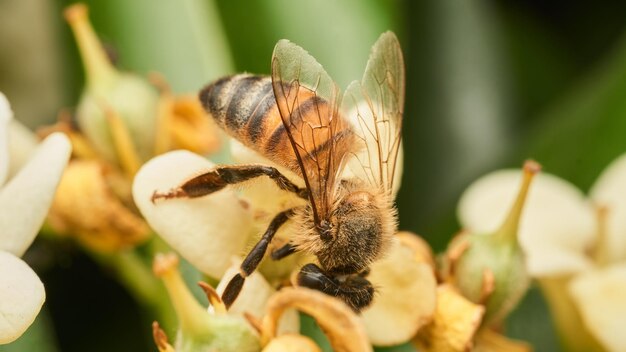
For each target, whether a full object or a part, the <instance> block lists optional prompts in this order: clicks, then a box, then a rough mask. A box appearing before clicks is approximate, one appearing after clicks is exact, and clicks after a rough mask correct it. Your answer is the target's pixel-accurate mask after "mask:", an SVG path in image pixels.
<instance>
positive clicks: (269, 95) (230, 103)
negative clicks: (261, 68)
mask: <svg viewBox="0 0 626 352" xmlns="http://www.w3.org/2000/svg"><path fill="white" fill-rule="evenodd" d="M200 101H201V102H202V105H203V106H204V108H205V110H206V111H207V112H209V113H210V114H211V116H212V117H213V118H214V119H215V122H217V124H218V125H220V127H222V128H223V129H224V130H225V131H226V132H227V133H228V134H230V135H231V136H233V137H235V138H237V139H238V140H240V141H241V142H243V143H244V144H245V145H247V146H249V147H252V149H256V150H259V149H261V144H262V143H261V142H262V141H261V139H262V138H261V137H262V136H263V135H264V133H265V132H266V131H273V130H274V129H276V128H277V127H278V125H277V124H279V123H282V122H281V121H280V115H278V111H277V107H276V100H275V99H274V93H273V90H272V81H271V79H270V78H269V77H264V76H256V75H248V74H241V75H236V76H229V77H224V78H222V79H219V80H218V81H216V82H214V83H212V84H211V85H209V86H208V87H206V88H204V89H203V90H202V91H201V92H200ZM273 116H278V119H276V118H272V117H273Z"/></svg>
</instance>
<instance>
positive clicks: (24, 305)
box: [0, 251, 46, 345]
mask: <svg viewBox="0 0 626 352" xmlns="http://www.w3.org/2000/svg"><path fill="white" fill-rule="evenodd" d="M45 299H46V291H45V290H44V287H43V284H42V283H41V280H39V277H38V276H37V274H35V272H34V271H33V270H32V269H31V268H30V267H29V266H28V265H27V264H26V263H25V262H23V261H22V260H21V259H19V258H18V257H16V256H14V255H13V254H11V253H8V252H3V251H0V345H1V344H5V343H9V342H12V341H14V340H15V339H17V338H18V337H20V336H21V335H22V334H23V333H24V331H26V329H27V328H28V327H29V326H30V324H32V323H33V321H34V320H35V317H36V316H37V314H39V310H41V306H42V305H43V302H44V301H45Z"/></svg>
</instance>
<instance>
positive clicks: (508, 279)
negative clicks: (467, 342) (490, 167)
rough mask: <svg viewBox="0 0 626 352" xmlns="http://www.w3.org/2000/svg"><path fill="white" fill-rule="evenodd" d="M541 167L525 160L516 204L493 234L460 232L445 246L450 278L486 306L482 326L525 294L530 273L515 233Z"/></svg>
mask: <svg viewBox="0 0 626 352" xmlns="http://www.w3.org/2000/svg"><path fill="white" fill-rule="evenodd" d="M539 170H540V166H539V165H538V164H537V163H535V162H533V161H527V162H526V163H525V164H524V170H523V180H522V185H521V188H520V191H519V193H518V195H517V198H516V200H515V203H514V204H513V207H512V208H511V211H510V212H509V214H508V216H507V217H506V219H505V221H504V223H503V224H502V225H501V227H500V229H498V230H497V231H496V232H495V233H492V234H472V233H463V234H462V235H460V237H458V238H456V239H455V240H454V241H453V242H452V243H451V244H450V246H449V247H448V258H449V260H451V261H452V262H451V263H450V268H451V271H452V276H453V280H454V282H455V284H456V286H457V287H458V288H459V290H460V291H461V293H462V294H463V295H464V296H465V297H467V298H468V299H469V300H471V301H473V302H475V303H480V304H484V305H485V309H486V311H485V316H484V319H483V326H490V325H495V324H498V323H500V322H502V321H503V320H504V318H506V316H507V315H508V314H509V313H510V312H511V310H513V308H515V306H516V305H517V304H518V303H519V301H520V300H521V298H522V297H523V296H524V294H525V293H526V290H527V289H528V286H529V283H530V276H529V275H528V272H527V271H526V265H525V259H524V253H523V251H522V248H521V247H520V245H519V241H518V237H517V233H518V227H519V222H520V217H521V214H522V210H523V207H524V202H525V200H526V196H527V194H528V189H529V186H530V183H531V181H532V178H533V176H534V175H535V174H536V173H537V172H538V171H539Z"/></svg>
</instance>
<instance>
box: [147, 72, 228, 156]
mask: <svg viewBox="0 0 626 352" xmlns="http://www.w3.org/2000/svg"><path fill="white" fill-rule="evenodd" d="M150 78H151V81H152V83H153V84H155V85H156V86H157V87H158V88H159V89H160V91H161V96H160V98H159V103H158V123H157V135H156V139H155V154H157V155H158V154H162V153H165V152H167V151H170V150H174V149H186V150H190V151H193V152H195V153H199V154H209V153H211V152H214V151H216V150H218V149H219V147H220V138H219V132H218V131H219V128H218V127H217V126H216V125H215V123H214V122H213V120H212V119H211V118H209V117H208V116H207V114H206V112H205V111H204V109H203V108H202V105H201V104H200V101H199V100H198V97H197V96H196V95H195V94H189V95H181V96H174V95H172V93H171V90H170V88H169V86H168V85H167V83H166V82H165V80H164V79H163V78H162V77H160V76H158V75H152V76H151V77H150Z"/></svg>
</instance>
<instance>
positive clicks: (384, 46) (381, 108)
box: [341, 32, 404, 194]
mask: <svg viewBox="0 0 626 352" xmlns="http://www.w3.org/2000/svg"><path fill="white" fill-rule="evenodd" d="M403 109H404V60H403V58H402V50H401V49H400V44H399V42H398V39H397V38H396V36H395V35H394V34H393V33H391V32H386V33H383V34H382V35H381V36H380V38H379V39H378V40H377V41H376V43H375V44H374V46H373V47H372V52H371V54H370V58H369V60H368V62H367V67H366V68H365V73H364V74H363V79H362V80H361V82H357V81H354V82H352V83H351V84H350V85H349V86H348V89H346V92H345V93H344V97H343V102H342V107H341V111H342V114H343V115H344V116H346V118H347V119H348V120H349V121H350V123H351V125H352V129H353V131H354V133H355V134H356V136H357V137H358V138H359V139H360V140H361V142H362V143H363V144H364V145H365V147H363V149H361V150H360V151H358V152H355V153H352V155H351V156H349V157H348V158H347V160H346V161H347V166H348V167H347V168H346V169H347V170H346V172H350V173H351V174H352V176H356V177H359V178H361V179H363V180H365V181H367V182H369V183H370V184H372V185H374V186H376V187H382V188H383V189H384V190H385V191H386V192H388V194H392V193H393V192H395V191H396V189H394V183H395V186H396V187H397V186H398V183H399V182H398V179H399V178H400V176H401V175H400V173H401V170H400V169H401V167H402V165H401V164H402V160H401V156H400V158H399V154H401V153H402V151H401V149H402V146H401V137H402V114H403ZM398 159H400V160H398Z"/></svg>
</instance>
